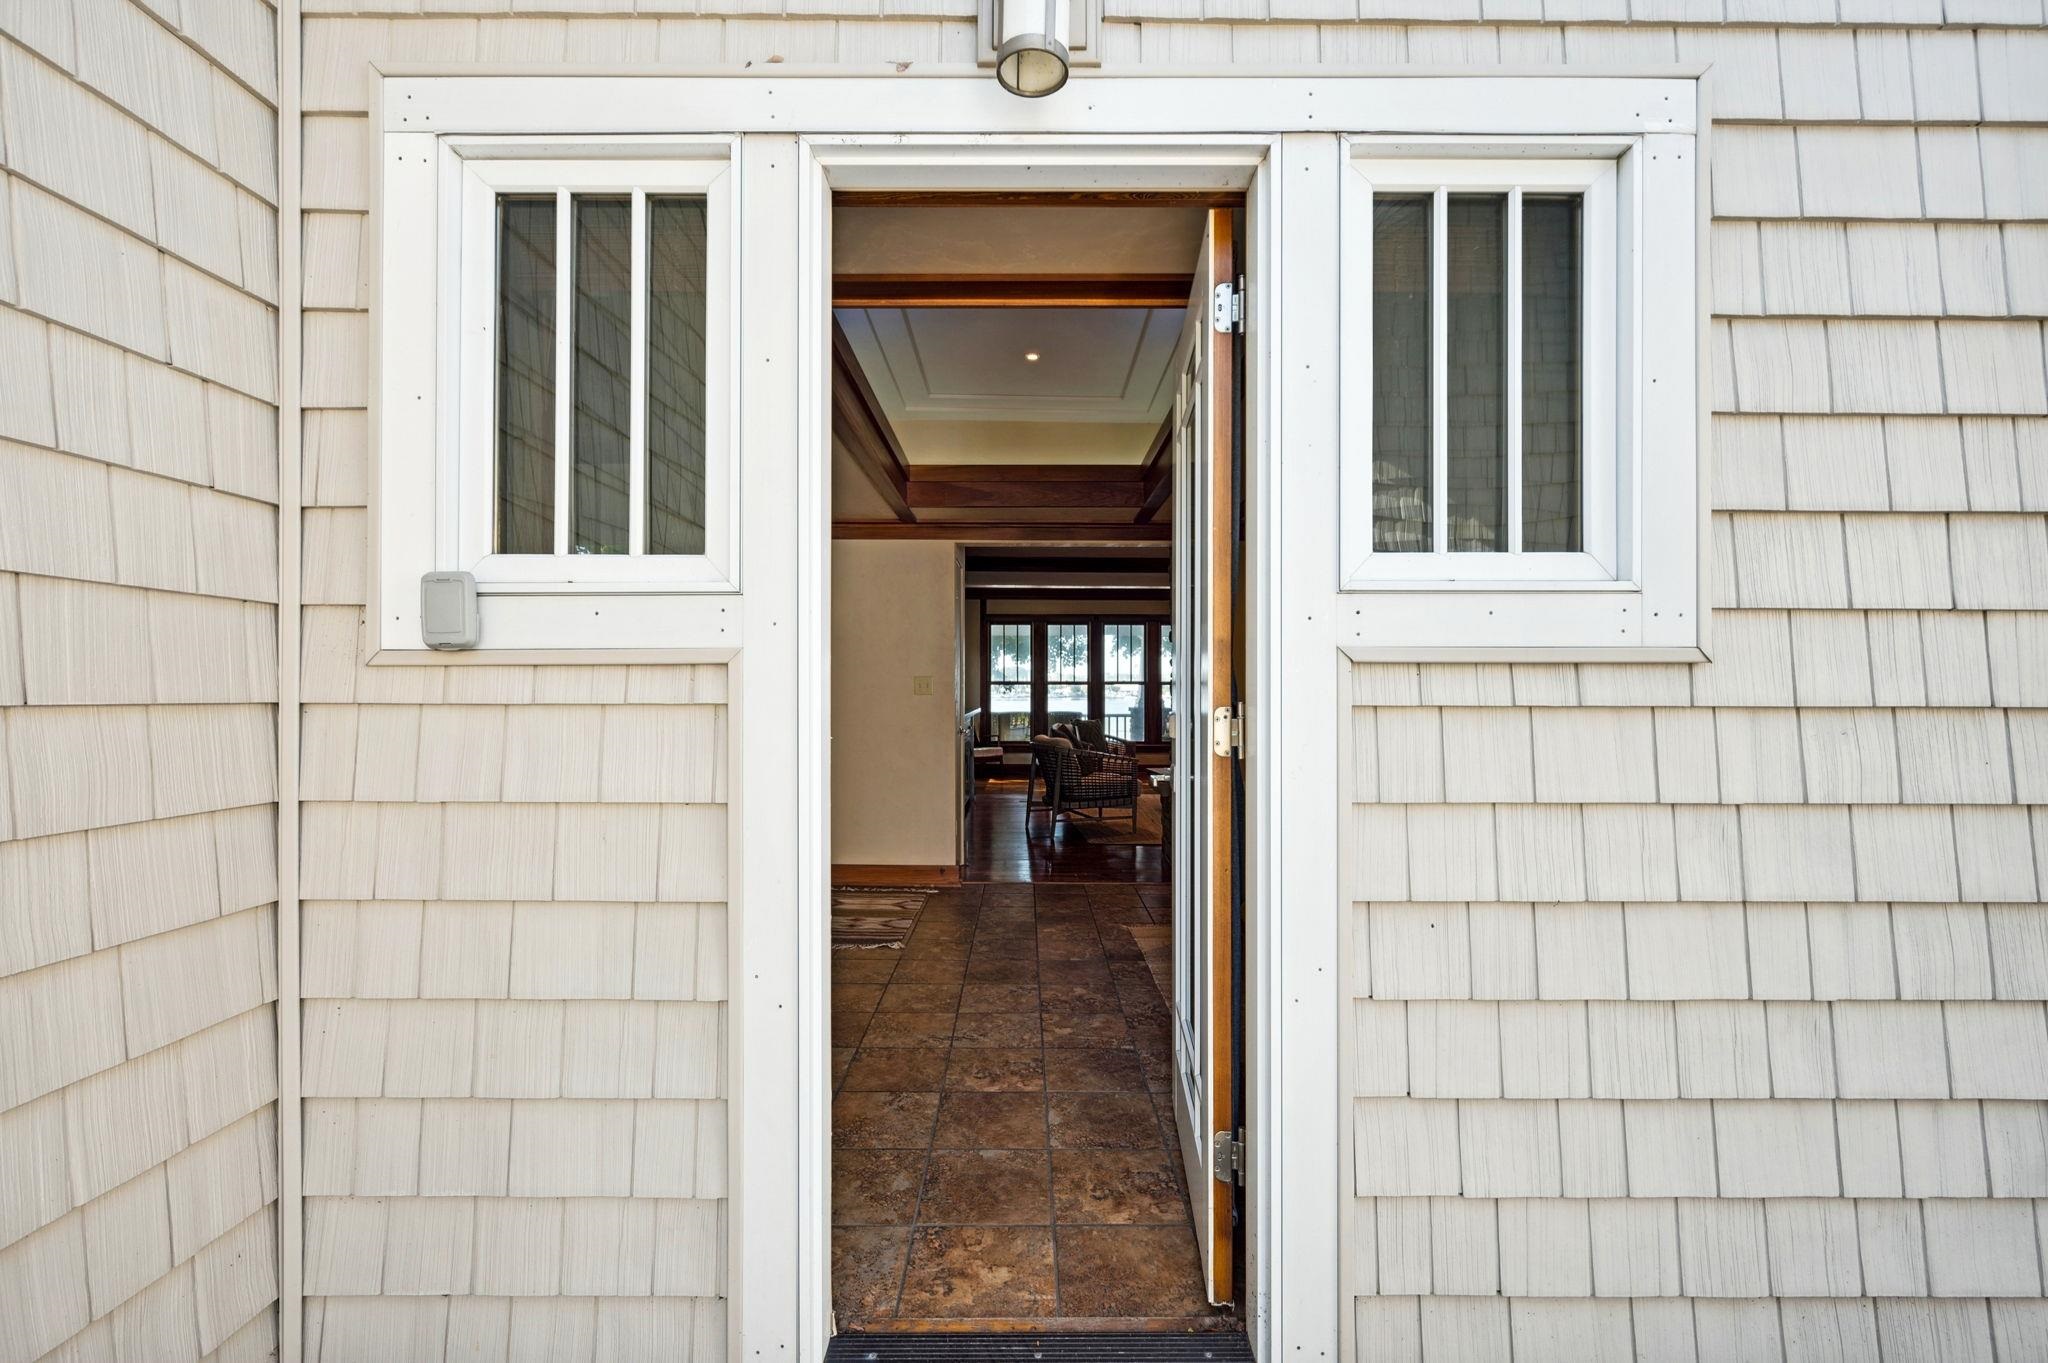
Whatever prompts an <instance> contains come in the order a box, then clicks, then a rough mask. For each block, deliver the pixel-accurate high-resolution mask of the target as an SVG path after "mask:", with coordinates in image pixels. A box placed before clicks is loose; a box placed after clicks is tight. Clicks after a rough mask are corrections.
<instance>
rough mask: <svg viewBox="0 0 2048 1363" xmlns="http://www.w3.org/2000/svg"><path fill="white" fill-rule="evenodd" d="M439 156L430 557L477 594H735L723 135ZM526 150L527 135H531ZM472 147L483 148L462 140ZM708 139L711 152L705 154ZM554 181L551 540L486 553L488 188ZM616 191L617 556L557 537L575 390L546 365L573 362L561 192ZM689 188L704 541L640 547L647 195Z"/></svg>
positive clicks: (490, 325) (727, 170)
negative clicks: (628, 499) (695, 260)
mask: <svg viewBox="0 0 2048 1363" xmlns="http://www.w3.org/2000/svg"><path fill="white" fill-rule="evenodd" d="M459 150H460V149H458V148H455V147H450V148H449V150H448V154H449V155H450V156H451V157H452V158H453V159H454V162H455V165H454V166H453V167H452V172H453V173H452V174H449V175H446V176H444V184H449V183H451V182H452V185H453V191H452V197H453V198H454V200H455V202H453V203H452V204H449V205H447V207H448V209H449V211H448V212H447V214H446V217H447V218H448V219H450V220H452V221H451V223H450V234H451V237H452V240H450V241H449V242H447V243H446V244H445V246H444V249H446V250H448V251H449V254H450V255H451V256H452V258H453V260H454V261H455V262H456V264H455V269H454V270H453V271H452V273H453V274H454V275H455V276H456V280H457V283H456V294H457V297H456V299H455V300H454V306H453V307H452V308H450V309H447V310H445V313H446V315H447V317H448V318H449V319H450V325H449V328H448V329H449V330H450V331H452V332H453V335H452V336H444V341H443V343H444V350H443V354H444V357H448V356H449V355H450V353H451V352H452V365H453V368H454V381H453V384H454V389H455V394H456V401H454V402H452V403H448V404H445V407H444V412H443V417H444V421H445V422H446V423H447V426H446V427H444V430H443V432H442V440H441V442H440V443H441V447H442V459H441V470H442V472H441V478H440V485H441V489H442V495H441V496H440V497H439V498H438V499H437V508H436V510H437V513H438V514H437V524H436V536H435V539H436V553H435V557H436V561H437V563H438V564H439V565H440V566H441V567H443V568H444V569H454V570H460V571H466V572H469V573H472V574H474V575H475V577H476V581H477V591H478V593H479V594H480V595H489V594H494V593H509V594H517V595H537V594H538V595H546V594H563V595H577V594H604V595H611V594H634V593H678V592H735V591H738V590H739V581H738V571H737V570H738V564H739V557H738V540H739V498H738V495H737V479H736V476H735V475H736V458H735V446H736V443H737V441H736V437H737V432H736V428H735V417H736V415H737V412H738V401H737V373H736V366H735V364H734V362H733V346H732V338H733V326H732V307H733V300H734V296H735V294H736V292H737V288H736V285H737V254H738V253H737V249H736V243H737V241H738V231H737V222H736V213H737V208H738V205H737V195H735V194H733V193H732V192H731V183H732V175H731V170H732V162H731V156H730V151H729V148H726V147H722V146H721V147H717V148H705V149H702V150H701V151H699V152H698V153H697V154H694V155H662V156H652V155H650V156H618V155H610V154H607V155H597V156H588V157H573V156H563V155H560V154H559V148H556V151H557V154H555V155H545V156H544V155H520V154H518V151H517V148H515V147H508V146H505V145H503V144H495V145H490V146H487V147H484V148H481V149H479V148H471V149H470V150H471V154H469V155H461V154H459ZM536 150H537V149H536ZM479 151H482V152H486V153H490V154H477V153H478V152H479ZM713 152H715V154H710V153H713ZM548 193H553V194H555V195H556V196H557V201H558V208H557V217H556V224H557V225H556V244H555V259H556V283H555V297H556V318H555V345H556V350H557V355H558V357H559V358H558V362H557V365H556V373H557V375H558V379H557V388H556V393H555V413H554V422H555V426H554V429H555V485H556V489H557V496H556V504H555V544H556V549H557V550H558V552H556V553H553V554H503V553H498V552H497V551H496V540H495V529H496V514H495V512H496V497H497V401H498V382H497V379H498V375H497V351H498V345H497V309H498V201H499V198H500V196H503V195H533V194H548ZM620 194H623V195H628V196H630V198H631V201H632V204H633V210H634V211H633V216H632V223H633V227H632V251H633V256H634V263H633V277H634V279H635V281H636V284H635V287H634V289H633V299H632V318H633V321H632V331H633V338H634V339H633V345H632V354H631V359H630V368H631V384H632V402H631V406H632V410H631V413H630V420H631V423H632V431H633V437H632V455H631V464H630V466H629V472H630V477H631V479H632V483H633V486H634V488H635V496H634V497H633V506H634V522H633V526H632V534H633V543H634V546H635V549H636V552H632V553H627V554H576V553H567V552H559V551H561V550H562V549H563V548H564V541H565V540H566V538H567V532H568V526H567V525H566V523H565V519H564V512H565V510H566V509H567V506H568V501H567V499H566V498H565V496H564V494H563V491H562V489H563V487H564V484H565V483H566V482H567V481H568V480H569V478H570V477H571V475H572V473H573V463H574V449H573V446H572V443H571V441H572V435H571V432H572V431H573V427H574V420H573V407H574V393H573V390H572V389H570V388H569V387H567V386H565V385H563V384H562V382H561V380H560V377H559V376H561V375H562V374H564V373H565V372H567V369H565V365H566V366H568V367H571V368H572V367H573V362H574V355H573V347H574V344H575V341H574V311H573V301H574V300H573V291H572V284H571V274H570V262H571V261H572V260H573V257H574V237H573V233H572V232H569V231H567V230H565V229H566V228H568V227H569V225H570V223H569V221H567V220H569V219H571V216H572V215H571V211H570V209H571V204H572V202H573V200H574V198H575V197H577V196H582V195H620ZM669 195H674V196H681V197H689V198H701V199H703V200H704V203H705V252H706V260H705V304H704V333H705V336H704V339H705V362H704V379H705V391H704V552H703V553H701V554H650V553H645V552H640V551H641V550H644V547H645V535H646V520H645V493H644V489H645V487H646V483H647V477H648V471H647V464H646V440H645V430H646V406H647V394H646V386H645V385H646V372H647V350H646V341H647V325H646V312H647V299H646V277H647V270H646V260H647V230H646V221H647V219H646V201H647V199H649V198H659V197H663V196H669Z"/></svg>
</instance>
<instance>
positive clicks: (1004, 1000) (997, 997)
mask: <svg viewBox="0 0 2048 1363" xmlns="http://www.w3.org/2000/svg"><path fill="white" fill-rule="evenodd" d="M1037 1007H1038V990H1037V989H1036V988H1034V987H1033V986H1031V985H1028V984H970V985H967V986H966V987H964V988H963V989H961V991H960V1011H961V1012H963V1013H1022V1012H1028V1011H1030V1010H1031V1009H1034V1008H1037Z"/></svg>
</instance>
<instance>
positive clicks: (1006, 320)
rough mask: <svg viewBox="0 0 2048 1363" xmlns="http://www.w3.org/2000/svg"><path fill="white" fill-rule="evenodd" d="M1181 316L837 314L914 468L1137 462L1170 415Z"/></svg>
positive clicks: (987, 311)
mask: <svg viewBox="0 0 2048 1363" xmlns="http://www.w3.org/2000/svg"><path fill="white" fill-rule="evenodd" d="M1184 311H1185V310H1184V309H1181V308H841V309H838V310H837V313H836V315H837V317H838V320H839V324H840V326H841V327H842V328H843V329H844V330H845V333H846V338H847V341H848V342H849V343H850V344H851V346H852V348H853V353H854V356H855V358H856V359H857V361H858V362H859V364H860V367H861V372H862V373H864V374H866V375H867V379H868V383H869V384H870V385H871V386H872V387H873V389H874V392H875V396H876V398H877V399H878V400H879V401H880V403H881V406H882V414H883V415H884V416H885V417H887V418H888V419H889V424H890V426H891V427H893V428H894V429H895V432H896V437H897V439H898V441H899V442H901V445H902V449H903V456H904V458H905V460H906V461H907V462H909V463H910V464H912V465H916V464H964V463H979V462H991V463H1004V464H1027V463H1070V462H1072V463H1110V464H1136V463H1141V462H1143V460H1144V458H1145V455H1146V454H1147V452H1148V451H1149V450H1150V449H1151V446H1152V437H1153V436H1154V434H1155V433H1156V432H1157V431H1158V429H1159V424H1160V422H1162V421H1164V420H1165V419H1166V414H1167V413H1168V412H1169V411H1171V410H1172V407H1173V384H1172V382H1171V378H1172V375H1171V369H1172V360H1173V350H1174V344H1175V342H1176V341H1178V340H1179V338H1180V329H1181V317H1182V315H1183V313H1184ZM1030 355H1036V356H1038V358H1037V359H1036V360H1032V359H1028V358H1027V356H1030ZM973 426H1000V427H1004V428H1006V429H1003V430H978V431H977V430H972V429H971V428H972V427H973ZM1018 427H1058V428H1063V429H1059V430H1018V429H1016V428H1018ZM963 428H966V429H963ZM963 437H964V438H963Z"/></svg>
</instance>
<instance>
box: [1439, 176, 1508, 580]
mask: <svg viewBox="0 0 2048 1363" xmlns="http://www.w3.org/2000/svg"><path fill="white" fill-rule="evenodd" d="M1507 203H1508V200H1507V196H1506V195H1505V194H1453V195H1451V196H1450V208H1449V217H1450V221H1449V224H1448V241H1447V243H1446V244H1447V246H1448V253H1449V258H1448V262H1447V270H1448V273H1447V275H1446V278H1445V281H1444V283H1445V289H1446V295H1447V296H1446V299H1445V303H1444V306H1445V309H1446V311H1447V313H1448V314H1449V315H1448V317H1447V319H1446V320H1447V323H1448V335H1449V341H1450V356H1449V365H1448V370H1447V372H1446V375H1445V380H1444V381H1445V384H1446V387H1447V388H1448V390H1449V391H1448V392H1447V393H1446V394H1445V396H1446V398H1447V400H1448V407H1449V412H1450V422H1449V430H1448V446H1447V449H1446V451H1445V456H1446V457H1445V463H1446V472H1445V479H1446V483H1447V490H1448V500H1449V507H1448V510H1447V512H1446V517H1447V520H1448V526H1447V529H1448V531H1449V537H1448V546H1449V548H1450V549H1451V551H1452V552H1453V553H1505V552H1506V550H1507V547H1508V540H1507V457H1508V450H1507V353H1508V350H1507V287H1506V278H1507Z"/></svg>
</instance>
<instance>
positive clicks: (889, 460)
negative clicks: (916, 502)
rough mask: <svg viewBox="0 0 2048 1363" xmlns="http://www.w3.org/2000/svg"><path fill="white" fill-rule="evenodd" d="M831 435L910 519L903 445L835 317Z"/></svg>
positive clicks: (912, 516)
mask: <svg viewBox="0 0 2048 1363" xmlns="http://www.w3.org/2000/svg"><path fill="white" fill-rule="evenodd" d="M832 434H833V435H834V436H835V437H837V439H838V440H839V443H840V444H842V445H844V446H845V447H846V452H847V453H848V454H850V455H851V456H852V457H853V462H854V463H855V465H857V466H858V467H859V469H860V471H861V472H862V473H864V474H866V475H867V479H868V481H869V482H870V483H872V484H874V487H875V491H876V492H878V493H880V494H881V497H882V500H883V501H884V502H886V503H888V506H889V510H890V511H891V512H893V513H894V514H895V516H896V519H897V520H899V521H904V522H910V521H915V520H916V519H917V513H916V512H914V511H912V510H911V509H910V500H909V498H908V497H907V496H906V495H905V494H906V493H907V491H908V489H909V485H910V475H909V474H908V473H907V472H906V471H905V468H906V465H905V461H904V458H903V447H902V446H901V445H900V444H899V443H897V440H896V432H895V431H893V430H891V429H890V428H889V419H888V418H887V417H885V416H883V415H882V404H881V402H880V400H878V399H877V398H876V397H875V390H874V389H872V388H870V387H869V386H868V380H867V376H866V375H865V374H863V373H861V371H860V362H859V361H858V360H857V359H855V358H854V354H853V346H852V345H851V344H850V343H849V342H848V341H847V339H846V333H845V332H844V331H842V330H840V327H839V323H838V322H836V321H835V322H833V323H832Z"/></svg>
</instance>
